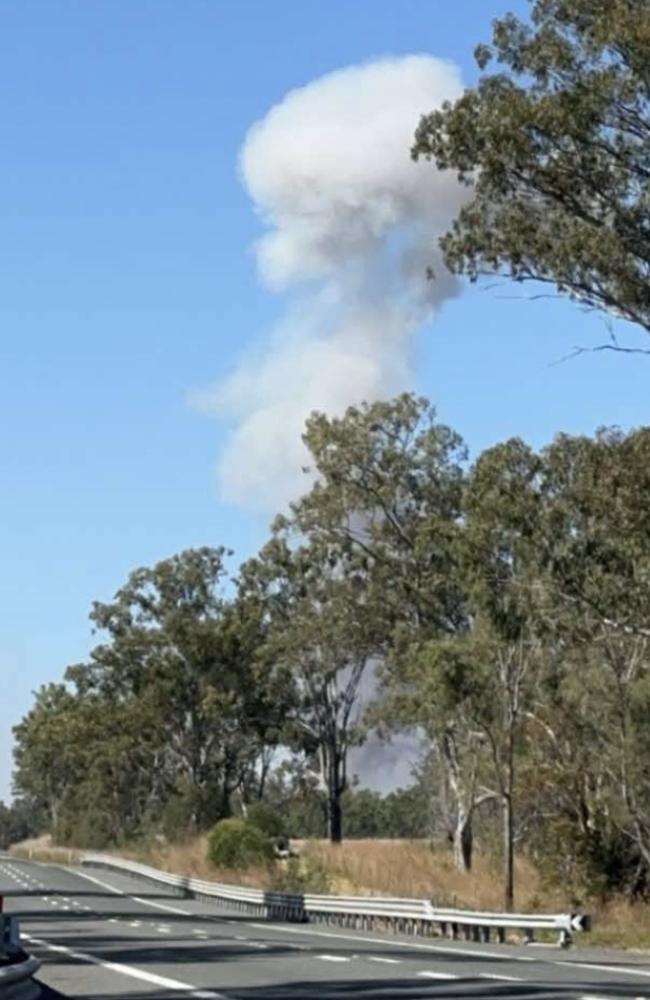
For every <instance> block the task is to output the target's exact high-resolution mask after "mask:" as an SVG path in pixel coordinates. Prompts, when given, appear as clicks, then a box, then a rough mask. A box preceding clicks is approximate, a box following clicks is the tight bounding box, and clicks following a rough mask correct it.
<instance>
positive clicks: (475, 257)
mask: <svg viewBox="0 0 650 1000" xmlns="http://www.w3.org/2000/svg"><path fill="white" fill-rule="evenodd" d="M475 55H476V60H477V62H478V65H479V69H480V70H481V71H482V75H481V77H480V79H479V82H478V84H477V85H476V86H475V87H471V88H468V89H467V90H466V91H465V93H464V94H463V95H462V96H461V97H460V98H458V100H456V101H455V102H453V103H448V104H446V105H445V106H443V108H442V109H441V110H438V111H434V112H432V113H430V114H425V115H424V117H423V118H422V120H421V122H420V125H419V127H418V129H417V132H416V136H415V143H414V146H413V151H412V152H413V156H414V157H415V158H417V157H420V156H424V157H426V158H428V159H431V160H433V162H434V163H435V165H436V166H437V167H438V168H440V169H446V170H449V169H451V170H455V171H456V172H457V174H458V176H459V178H460V180H461V181H462V182H463V183H465V184H467V185H468V186H469V188H470V192H471V197H470V198H469V199H468V201H467V202H466V204H465V205H464V206H463V208H462V209H461V210H460V213H459V215H458V217H457V219H456V221H455V222H454V224H453V226H452V228H451V230H450V231H449V232H448V233H447V234H446V235H445V236H444V237H443V239H442V244H441V245H442V249H443V253H444V256H445V259H446V261H447V264H448V266H449V267H450V268H451V269H452V271H455V272H457V273H465V274H467V275H468V276H469V278H470V279H471V280H476V279H477V278H479V277H480V276H481V275H485V274H489V275H494V274H504V275H506V276H508V277H510V278H512V279H514V280H515V281H517V282H525V281H529V280H532V281H535V282H542V283H544V284H545V285H547V286H551V287H555V288H556V289H557V291H558V292H559V293H560V294H566V295H569V296H570V297H571V298H573V299H575V300H577V301H578V302H580V303H582V304H583V305H586V306H587V307H589V308H595V309H599V310H603V311H604V312H606V313H608V314H610V315H613V316H615V317H622V318H623V319H625V320H628V321H629V322H630V323H633V324H636V325H637V326H638V327H640V328H641V330H643V331H645V332H650V228H649V227H648V208H649V206H650V8H649V7H648V4H647V2H646V0H531V16H530V21H528V22H527V21H522V20H520V19H518V18H517V17H515V16H514V15H512V14H508V15H506V16H505V17H503V18H501V19H498V20H496V21H495V22H494V30H493V39H492V43H491V44H490V45H484V44H482V45H479V46H478V47H477V49H476V52H475ZM495 63H496V64H497V66H496V68H495V69H493V70H492V71H489V69H488V68H489V67H490V68H491V67H492V66H494V64H495ZM423 110H426V109H423ZM609 346H611V347H616V343H615V342H614V343H612V344H611V345H609Z"/></svg>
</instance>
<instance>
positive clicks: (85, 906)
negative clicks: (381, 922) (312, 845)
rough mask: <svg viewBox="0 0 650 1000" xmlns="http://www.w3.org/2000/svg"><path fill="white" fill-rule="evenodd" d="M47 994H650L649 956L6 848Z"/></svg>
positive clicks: (233, 998) (241, 998)
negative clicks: (191, 885) (286, 905)
mask: <svg viewBox="0 0 650 1000" xmlns="http://www.w3.org/2000/svg"><path fill="white" fill-rule="evenodd" d="M0 893H2V894H3V895H4V897H5V908H6V909H7V910H8V911H9V912H15V913H17V914H18V915H19V916H20V918H21V925H22V930H23V937H24V939H25V943H26V947H27V949H28V950H29V951H30V952H31V953H32V954H35V955H37V956H38V957H39V958H40V959H41V960H42V962H43V965H42V968H41V972H40V973H39V981H40V983H41V986H42V998H43V1000H45V998H48V1000H53V998H57V997H71V998H72V997H75V998H84V1000H172V998H174V1000H181V998H183V997H196V998H205V1000H420V998H438V1000H457V998H461V997H466V998H469V1000H488V998H489V1000H527V998H529V1000H552V998H557V1000H600V998H602V1000H604V998H608V1000H613V998H624V997H625V998H636V997H638V998H641V997H643V998H644V1000H646V998H648V1000H650V960H649V959H648V958H647V957H645V956H635V955H631V954H627V953H624V952H614V951H604V950H600V949H599V950H596V949H583V948H581V949H574V950H572V951H571V952H564V951H560V950H559V949H556V948H535V947H528V948H517V947H512V946H504V947H499V946H494V945H485V946H482V945H474V944H472V945H469V944H468V945H464V944H462V943H454V942H445V941H442V940H441V941H440V942H436V941H430V942H429V941H424V940H418V939H406V938H400V937H396V936H390V937H389V936H384V935H380V934H370V933H365V932H364V933H356V932H351V931H343V930H341V931H336V930H332V929H329V928H325V927H323V928H321V927H319V926H314V927H307V926H303V925H300V926H296V925H285V924H271V923H265V922H263V921H260V920H256V919H254V918H252V917H248V916H245V915H242V914H240V913H236V912H229V911H228V910H225V909H220V908H219V909H217V908H216V907H215V906H213V905H209V904H205V903H200V902H197V901H195V900H186V899H180V898H179V897H177V896H173V895H169V894H167V893H166V892H165V890H164V889H163V888H160V889H159V888H158V887H156V886H153V885H151V884H149V883H147V882H145V881H143V880H140V879H137V878H134V877H132V876H126V875H122V874H118V873H113V872H106V871H104V870H99V869H74V870H73V869H67V868H62V867H58V866H56V865H41V864H37V863H35V862H23V861H14V860H9V859H7V858H0Z"/></svg>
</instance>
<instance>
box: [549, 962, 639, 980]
mask: <svg viewBox="0 0 650 1000" xmlns="http://www.w3.org/2000/svg"><path fill="white" fill-rule="evenodd" d="M553 965H563V966H568V967H569V968H570V969H594V970H595V971H596V972H618V973H621V975H623V976H644V977H645V978H650V972H646V971H644V970H643V969H635V968H633V967H632V966H630V965H593V964H592V963H591V962H557V961H555V962H553Z"/></svg>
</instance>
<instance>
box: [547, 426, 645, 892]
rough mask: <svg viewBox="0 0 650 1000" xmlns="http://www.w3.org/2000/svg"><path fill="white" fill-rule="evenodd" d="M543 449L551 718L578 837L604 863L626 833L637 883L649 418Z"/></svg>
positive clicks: (641, 839)
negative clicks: (631, 427) (556, 649)
mask: <svg viewBox="0 0 650 1000" xmlns="http://www.w3.org/2000/svg"><path fill="white" fill-rule="evenodd" d="M543 461H544V480H545V484H544V505H545V528H544V533H543V535H542V536H541V537H540V545H542V544H543V545H544V547H545V551H546V557H545V558H546V561H547V566H548V572H549V577H550V579H551V580H552V582H553V589H552V591H551V592H550V593H551V594H552V595H553V596H554V602H553V605H552V614H551V616H550V621H549V625H550V626H552V629H553V633H554V635H555V636H556V641H557V643H558V644H560V645H561V651H562V655H561V656H558V657H556V658H555V659H554V661H553V662H554V663H555V674H556V676H555V679H554V684H553V689H552V693H553V698H552V703H553V710H552V711H549V712H548V713H547V716H546V721H545V724H544V727H543V730H544V732H545V733H546V736H547V739H548V740H549V742H550V744H551V745H552V746H555V747H560V746H562V745H564V746H565V748H566V750H565V758H564V759H565V760H566V772H567V774H571V773H573V775H574V780H573V781H572V782H570V781H569V782H566V783H565V787H567V788H568V789H569V790H570V794H569V795H567V796H566V797H565V800H564V801H565V815H567V816H569V817H571V818H572V822H573V824H574V827H575V829H576V830H577V831H578V836H577V837H576V840H577V842H578V843H579V844H582V847H583V849H584V850H585V851H586V853H587V855H588V856H589V857H591V858H592V859H596V864H602V857H603V853H604V852H606V851H609V850H610V849H609V848H607V847H606V844H608V843H609V844H610V845H615V844H616V843H619V844H624V843H627V844H628V845H629V846H630V847H632V848H633V853H634V852H635V853H636V861H634V859H633V858H631V859H630V863H629V864H626V866H625V867H626V874H625V878H626V879H628V887H629V886H632V887H633V886H634V885H636V886H637V887H638V886H639V885H643V884H647V883H648V881H649V880H650V768H649V766H648V764H647V761H648V760H649V759H650V757H649V753H650V736H649V731H648V726H647V718H648V712H649V711H650V546H649V545H648V539H649V538H650V514H649V512H648V505H647V495H648V491H649V490H650V430H649V429H648V428H641V429H639V430H635V431H631V432H630V433H628V434H624V433H622V432H621V431H617V430H614V431H611V430H610V431H601V432H600V433H599V434H598V435H597V436H596V437H595V438H587V437H570V436H568V435H561V436H559V437H558V438H557V439H556V440H555V441H554V442H553V444H552V445H550V446H549V447H548V448H547V449H545V451H544V453H543ZM567 732H569V733H573V734H574V738H573V739H572V740H570V741H569V744H568V745H567V743H566V741H565V740H564V735H565V734H566V733H567ZM571 744H572V746H571ZM556 752H557V751H556ZM580 758H583V759H584V766H583V767H582V768H581V769H580V770H579V771H578V770H576V769H575V768H574V770H573V771H572V765H575V761H576V760H578V759H580ZM557 777H558V776H557V775H555V784H556V785H557V788H558V790H559V789H561V788H562V784H561V783H559V782H558V781H557ZM616 850H618V851H619V854H620V850H619V849H618V848H616ZM623 853H624V854H626V853H629V852H628V851H623ZM610 854H611V851H610ZM612 865H613V863H612ZM618 868H619V870H620V868H621V865H620V864H619V865H618Z"/></svg>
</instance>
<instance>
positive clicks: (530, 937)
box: [524, 927, 564, 944]
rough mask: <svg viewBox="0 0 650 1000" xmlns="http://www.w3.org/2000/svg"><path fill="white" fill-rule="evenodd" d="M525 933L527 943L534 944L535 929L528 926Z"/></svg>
mask: <svg viewBox="0 0 650 1000" xmlns="http://www.w3.org/2000/svg"><path fill="white" fill-rule="evenodd" d="M561 933H562V934H563V933H564V931H561ZM524 934H525V936H526V944H534V943H535V931H534V930H533V928H532V927H526V928H524Z"/></svg>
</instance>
